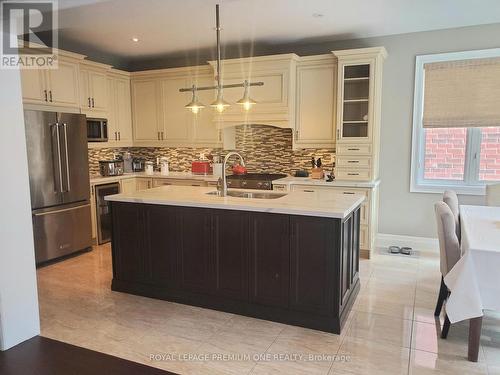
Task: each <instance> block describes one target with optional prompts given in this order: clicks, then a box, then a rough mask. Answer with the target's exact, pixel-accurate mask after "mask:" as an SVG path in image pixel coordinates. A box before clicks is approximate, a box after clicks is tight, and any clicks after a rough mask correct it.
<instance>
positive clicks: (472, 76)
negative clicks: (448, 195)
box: [410, 49, 500, 195]
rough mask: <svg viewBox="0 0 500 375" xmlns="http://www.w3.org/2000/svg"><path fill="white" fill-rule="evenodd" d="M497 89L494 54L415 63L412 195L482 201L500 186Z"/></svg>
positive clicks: (498, 61) (498, 55)
mask: <svg viewBox="0 0 500 375" xmlns="http://www.w3.org/2000/svg"><path fill="white" fill-rule="evenodd" d="M499 83H500V49H491V50H482V51H470V52H458V53H448V54H439V55H426V56H418V57H417V60H416V72H415V97H414V112H413V139H412V171H411V187H410V190H411V191H412V192H430V193H436V192H443V191H444V190H446V189H453V190H455V191H457V192H458V193H460V194H477V195H483V194H484V191H485V189H484V186H485V184H487V183H490V182H494V181H497V182H500V115H499V114H498V111H499V107H500V106H498V104H497V100H498V97H499V96H498V92H497V91H496V90H497V86H500V84H499ZM491 98H494V100H490V99H491Z"/></svg>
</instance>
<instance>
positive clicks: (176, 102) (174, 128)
mask: <svg viewBox="0 0 500 375" xmlns="http://www.w3.org/2000/svg"><path fill="white" fill-rule="evenodd" d="M186 85H187V80H186V78H184V77H178V78H167V79H163V80H162V81H161V94H162V95H161V98H162V103H161V104H162V112H163V130H162V131H163V134H160V138H161V140H165V141H167V142H181V143H182V142H189V140H190V137H191V127H192V122H193V114H192V113H191V112H190V111H188V110H187V109H186V108H184V106H185V105H186V104H187V103H189V101H190V99H191V98H190V93H182V92H179V89H181V88H183V87H186Z"/></svg>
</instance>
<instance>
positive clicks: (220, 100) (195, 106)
mask: <svg viewBox="0 0 500 375" xmlns="http://www.w3.org/2000/svg"><path fill="white" fill-rule="evenodd" d="M215 25H216V27H215V30H216V33H217V66H216V69H217V76H216V80H217V85H216V86H205V87H196V86H195V85H193V86H192V87H189V88H182V89H179V91H180V92H187V91H191V92H192V93H193V98H192V99H191V102H189V103H188V104H187V105H186V106H185V108H187V109H189V110H190V111H191V112H193V113H198V112H199V111H200V110H201V109H202V108H204V107H205V106H204V105H203V103H201V102H200V101H199V100H198V95H197V92H198V91H203V90H217V99H215V101H214V102H213V103H211V104H210V107H213V108H214V109H215V110H216V111H217V112H219V113H222V112H224V110H225V109H226V108H227V107H229V106H230V104H229V103H228V102H226V101H225V100H224V97H223V95H222V91H223V89H228V88H235V87H243V88H244V89H245V91H244V93H243V98H241V99H240V100H238V102H237V103H238V104H241V105H242V106H243V108H244V109H245V110H247V111H248V110H250V108H252V106H253V105H254V104H257V102H256V101H255V100H253V99H251V98H250V96H249V87H250V86H263V85H264V82H249V81H247V80H245V82H244V83H232V84H229V85H223V84H222V77H221V73H220V71H221V52H220V50H221V48H220V30H221V27H220V18H219V4H216V5H215Z"/></svg>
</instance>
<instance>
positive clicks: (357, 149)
mask: <svg viewBox="0 0 500 375" xmlns="http://www.w3.org/2000/svg"><path fill="white" fill-rule="evenodd" d="M347 150H348V151H359V148H348V149H347Z"/></svg>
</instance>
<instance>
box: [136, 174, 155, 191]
mask: <svg viewBox="0 0 500 375" xmlns="http://www.w3.org/2000/svg"><path fill="white" fill-rule="evenodd" d="M152 187H153V179H152V178H150V177H136V178H135V188H136V191H141V190H148V189H151V188H152Z"/></svg>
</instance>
